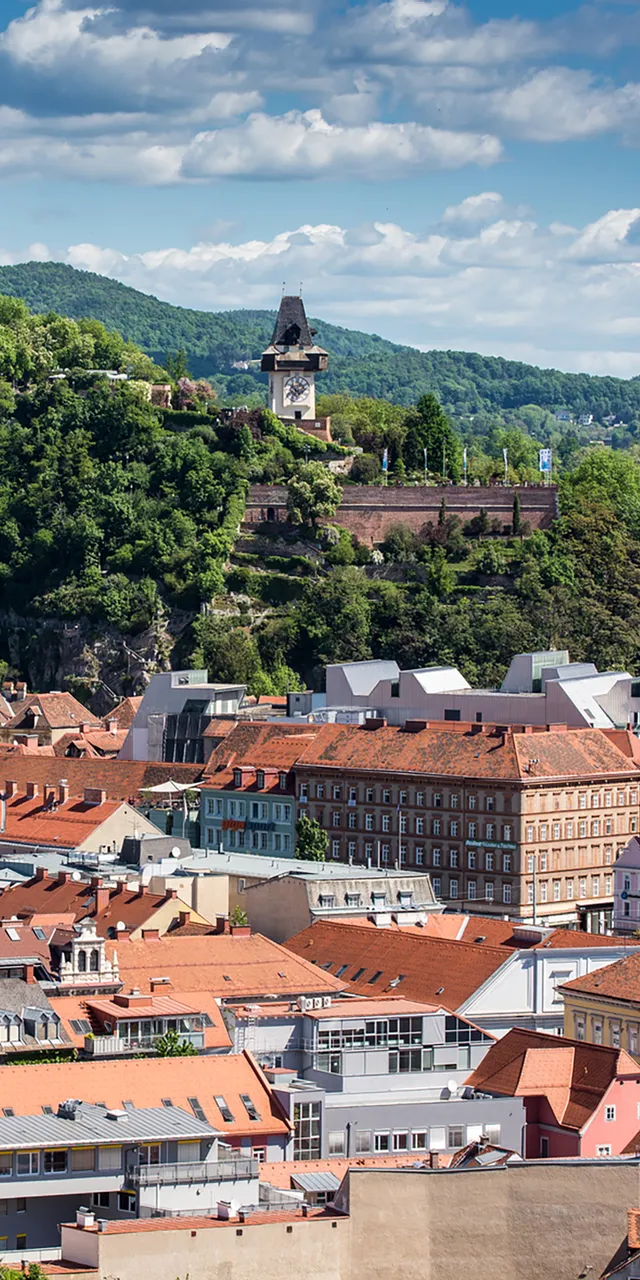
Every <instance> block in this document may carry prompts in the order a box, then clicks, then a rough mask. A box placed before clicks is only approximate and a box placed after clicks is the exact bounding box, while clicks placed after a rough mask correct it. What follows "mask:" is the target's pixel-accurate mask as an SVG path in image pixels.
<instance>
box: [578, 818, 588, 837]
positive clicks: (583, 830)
mask: <svg viewBox="0 0 640 1280" xmlns="http://www.w3.org/2000/svg"><path fill="white" fill-rule="evenodd" d="M586 834H587V824H586V822H579V823H578V835H579V836H583V837H584V836H586Z"/></svg>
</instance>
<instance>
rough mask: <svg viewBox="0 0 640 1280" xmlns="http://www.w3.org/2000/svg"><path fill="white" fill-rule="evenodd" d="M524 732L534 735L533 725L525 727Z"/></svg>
mask: <svg viewBox="0 0 640 1280" xmlns="http://www.w3.org/2000/svg"><path fill="white" fill-rule="evenodd" d="M522 732H523V733H533V725H532V724H525V726H524V728H523V730H522Z"/></svg>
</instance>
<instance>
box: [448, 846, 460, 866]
mask: <svg viewBox="0 0 640 1280" xmlns="http://www.w3.org/2000/svg"><path fill="white" fill-rule="evenodd" d="M457 865H458V850H457V849H450V850H449V866H450V867H457Z"/></svg>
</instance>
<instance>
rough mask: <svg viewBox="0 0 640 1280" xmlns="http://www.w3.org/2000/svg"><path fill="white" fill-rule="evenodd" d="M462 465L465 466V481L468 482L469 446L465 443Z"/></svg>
mask: <svg viewBox="0 0 640 1280" xmlns="http://www.w3.org/2000/svg"><path fill="white" fill-rule="evenodd" d="M462 465H463V467H464V482H465V484H466V483H467V447H466V445H465V447H464V449H463V451H462Z"/></svg>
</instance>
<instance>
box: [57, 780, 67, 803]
mask: <svg viewBox="0 0 640 1280" xmlns="http://www.w3.org/2000/svg"><path fill="white" fill-rule="evenodd" d="M68 799H69V783H68V782H67V779H66V778H61V779H60V782H59V783H58V801H59V803H60V804H66V802H67V800H68Z"/></svg>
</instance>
